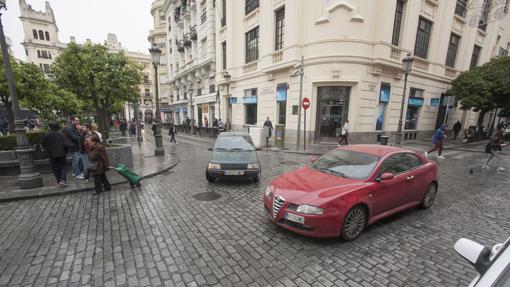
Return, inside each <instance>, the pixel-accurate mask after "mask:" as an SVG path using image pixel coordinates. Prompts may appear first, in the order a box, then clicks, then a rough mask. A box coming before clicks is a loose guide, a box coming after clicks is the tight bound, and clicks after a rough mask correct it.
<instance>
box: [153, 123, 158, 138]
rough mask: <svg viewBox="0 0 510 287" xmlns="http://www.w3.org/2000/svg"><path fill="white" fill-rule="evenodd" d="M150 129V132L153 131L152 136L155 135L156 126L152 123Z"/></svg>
mask: <svg viewBox="0 0 510 287" xmlns="http://www.w3.org/2000/svg"><path fill="white" fill-rule="evenodd" d="M151 129H152V132H153V133H154V136H155V135H156V131H157V129H158V128H157V127H156V125H155V124H152V127H151Z"/></svg>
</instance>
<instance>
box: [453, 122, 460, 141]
mask: <svg viewBox="0 0 510 287" xmlns="http://www.w3.org/2000/svg"><path fill="white" fill-rule="evenodd" d="M461 128H462V124H461V123H460V121H457V122H456V123H455V124H454V125H453V139H457V136H458V135H459V132H460V129H461Z"/></svg>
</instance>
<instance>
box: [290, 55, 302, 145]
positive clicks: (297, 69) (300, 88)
mask: <svg viewBox="0 0 510 287" xmlns="http://www.w3.org/2000/svg"><path fill="white" fill-rule="evenodd" d="M294 69H296V70H295V71H294V72H293V73H292V75H293V76H295V75H299V103H298V105H299V107H298V111H299V112H298V123H297V140H296V148H297V149H298V150H299V145H300V139H301V101H302V99H303V76H304V75H305V72H304V57H303V56H301V63H299V64H297V65H295V66H294Z"/></svg>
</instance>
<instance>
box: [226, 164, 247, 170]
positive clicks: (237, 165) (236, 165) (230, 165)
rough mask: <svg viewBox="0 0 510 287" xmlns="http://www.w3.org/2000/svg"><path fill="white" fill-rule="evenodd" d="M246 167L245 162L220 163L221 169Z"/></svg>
mask: <svg viewBox="0 0 510 287" xmlns="http://www.w3.org/2000/svg"><path fill="white" fill-rule="evenodd" d="M247 167H248V165H247V164H245V163H241V164H238V163H234V164H232V163H222V164H221V169H223V170H225V169H240V170H242V169H246V168H247Z"/></svg>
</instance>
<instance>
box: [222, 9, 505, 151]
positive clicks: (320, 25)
mask: <svg viewBox="0 0 510 287" xmlns="http://www.w3.org/2000/svg"><path fill="white" fill-rule="evenodd" d="M216 6H217V7H216V11H218V13H219V15H218V17H216V39H217V40H216V49H215V50H216V51H217V53H216V63H218V65H216V82H217V83H218V86H219V95H220V111H221V114H222V115H225V118H226V119H227V120H228V121H230V122H231V123H232V128H233V129H235V130H247V129H248V128H250V127H262V126H263V123H264V121H265V120H266V118H267V117H269V118H270V119H271V120H272V122H273V124H282V125H285V133H286V141H289V142H292V143H295V140H296V135H297V127H298V114H299V110H300V108H299V107H300V103H299V93H300V76H299V73H296V72H295V71H296V68H299V67H298V66H299V63H300V61H301V58H302V57H303V59H304V65H303V72H304V77H303V85H302V95H303V98H305V97H306V98H308V99H309V100H310V102H311V105H310V109H308V110H307V113H306V121H305V117H304V111H302V114H303V115H302V117H301V121H302V122H301V131H302V130H303V128H304V126H305V124H306V133H307V140H308V141H310V142H317V143H318V142H334V141H336V134H337V133H338V128H339V127H341V126H342V125H343V124H344V123H345V121H346V120H349V124H350V138H351V140H352V141H353V142H354V143H356V142H358V143H361V142H362V143H370V142H376V140H377V139H378V136H379V135H381V134H386V135H390V136H391V135H393V134H394V133H395V132H396V131H397V127H398V122H399V115H400V109H401V108H400V107H401V103H402V100H403V94H404V74H403V72H402V59H403V58H404V57H405V56H406V55H407V53H410V54H411V56H413V58H414V64H413V70H412V71H411V73H410V74H409V77H408V82H407V89H406V91H405V94H406V98H405V102H404V109H403V115H404V119H405V121H404V128H403V129H404V138H405V139H417V138H418V139H422V138H429V137H430V135H431V134H432V132H433V130H434V129H435V128H436V127H437V126H439V125H440V124H442V123H445V122H446V123H447V124H449V127H450V128H451V127H452V126H453V123H455V122H456V121H457V120H459V121H461V123H462V125H463V127H464V128H467V127H469V126H472V125H475V123H476V120H477V116H478V114H477V113H475V112H473V111H463V110H461V109H460V106H458V105H457V104H456V101H455V99H449V98H448V97H445V94H444V93H445V92H446V91H447V90H448V88H449V87H450V82H451V81H452V80H453V79H454V78H455V77H456V76H457V75H458V74H459V73H460V72H461V71H464V70H468V69H469V68H470V67H473V66H476V65H481V64H483V63H484V62H487V61H489V60H490V59H491V58H492V57H495V56H498V55H500V56H504V55H507V53H508V49H509V41H510V32H509V31H510V17H509V16H508V14H507V9H508V1H496V0H493V1H491V0H478V1H477V0H473V1H467V0H457V1H453V0H452V1H444V0H385V1H373V0H321V1H305V0H270V1H259V0H243V1H237V0H235V1H234V0H218V1H216ZM225 72H227V73H228V75H230V77H231V81H230V83H229V84H227V82H226V80H225V78H224V76H223V75H224V73H225ZM227 86H228V90H229V92H228V94H227ZM490 117H491V115H487V119H486V122H489V121H490Z"/></svg>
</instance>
